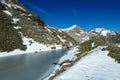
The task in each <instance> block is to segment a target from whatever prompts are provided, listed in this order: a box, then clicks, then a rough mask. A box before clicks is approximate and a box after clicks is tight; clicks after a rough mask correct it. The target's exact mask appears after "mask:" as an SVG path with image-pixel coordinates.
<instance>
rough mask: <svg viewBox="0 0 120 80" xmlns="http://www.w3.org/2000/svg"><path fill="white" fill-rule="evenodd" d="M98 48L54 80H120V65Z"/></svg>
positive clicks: (106, 52)
mask: <svg viewBox="0 0 120 80" xmlns="http://www.w3.org/2000/svg"><path fill="white" fill-rule="evenodd" d="M102 48H103V47H98V48H96V49H94V50H92V51H91V52H90V54H88V55H87V56H85V57H83V58H82V59H81V60H79V61H78V62H77V63H76V64H75V65H73V66H72V67H71V68H69V69H68V70H66V71H65V72H63V73H61V74H60V75H59V76H57V77H56V78H55V79H54V80H120V76H119V75H120V64H118V63H117V62H115V60H114V59H112V58H111V57H109V56H107V54H108V53H109V52H108V51H102V50H101V49H102Z"/></svg>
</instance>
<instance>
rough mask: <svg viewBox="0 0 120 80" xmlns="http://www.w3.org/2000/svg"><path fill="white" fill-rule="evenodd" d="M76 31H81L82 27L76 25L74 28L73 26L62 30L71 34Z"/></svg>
mask: <svg viewBox="0 0 120 80" xmlns="http://www.w3.org/2000/svg"><path fill="white" fill-rule="evenodd" d="M74 29H78V30H80V26H79V25H76V24H75V25H73V26H71V27H69V28H66V29H62V30H63V31H66V32H69V31H71V30H74Z"/></svg>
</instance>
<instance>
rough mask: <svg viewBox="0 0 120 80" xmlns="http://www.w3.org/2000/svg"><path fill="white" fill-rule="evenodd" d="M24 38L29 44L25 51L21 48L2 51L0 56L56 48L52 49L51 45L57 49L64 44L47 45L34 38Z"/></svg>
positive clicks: (25, 43) (26, 43)
mask: <svg viewBox="0 0 120 80" xmlns="http://www.w3.org/2000/svg"><path fill="white" fill-rule="evenodd" d="M22 39H23V44H24V45H26V46H27V49H26V50H25V51H22V50H20V49H15V50H14V51H11V52H0V57H4V56H10V55H18V54H25V53H35V52H41V51H49V50H54V49H51V47H56V50H57V49H62V45H56V44H55V45H45V44H42V43H38V42H36V41H34V40H33V39H32V38H26V37H22ZM30 41H32V43H31V42H30Z"/></svg>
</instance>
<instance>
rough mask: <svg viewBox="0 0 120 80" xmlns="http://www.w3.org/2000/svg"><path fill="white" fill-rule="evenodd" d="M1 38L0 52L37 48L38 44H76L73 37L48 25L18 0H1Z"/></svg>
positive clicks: (39, 47)
mask: <svg viewBox="0 0 120 80" xmlns="http://www.w3.org/2000/svg"><path fill="white" fill-rule="evenodd" d="M0 38H1V39H0V52H4V51H12V50H15V49H21V50H27V49H28V48H30V47H31V48H35V46H37V44H40V45H44V46H45V48H46V47H49V46H52V45H53V47H54V48H55V46H56V45H59V46H61V47H64V46H73V45H75V44H76V41H75V40H74V39H73V38H72V37H70V36H69V35H67V34H66V33H65V32H63V31H62V30H60V29H56V28H52V27H50V26H49V25H47V24H46V23H45V22H44V21H42V20H41V19H40V17H39V16H37V15H35V14H33V13H32V12H30V11H29V10H27V9H26V8H25V7H24V6H23V5H22V4H21V3H20V2H19V1H18V0H0ZM26 41H27V42H26ZM36 43H37V44H36ZM33 45H34V46H33ZM40 45H39V46H37V51H39V50H41V49H43V48H41V46H40ZM32 46H33V47H32ZM44 46H43V47H44Z"/></svg>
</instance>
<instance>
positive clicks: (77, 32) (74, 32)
mask: <svg viewBox="0 0 120 80" xmlns="http://www.w3.org/2000/svg"><path fill="white" fill-rule="evenodd" d="M62 30H63V31H65V32H66V33H67V34H68V35H70V36H71V37H73V38H74V39H75V40H76V41H77V42H79V43H83V42H85V41H87V40H89V34H88V32H87V31H84V30H83V29H81V28H80V26H79V25H73V26H71V27H69V28H66V29H62Z"/></svg>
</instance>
